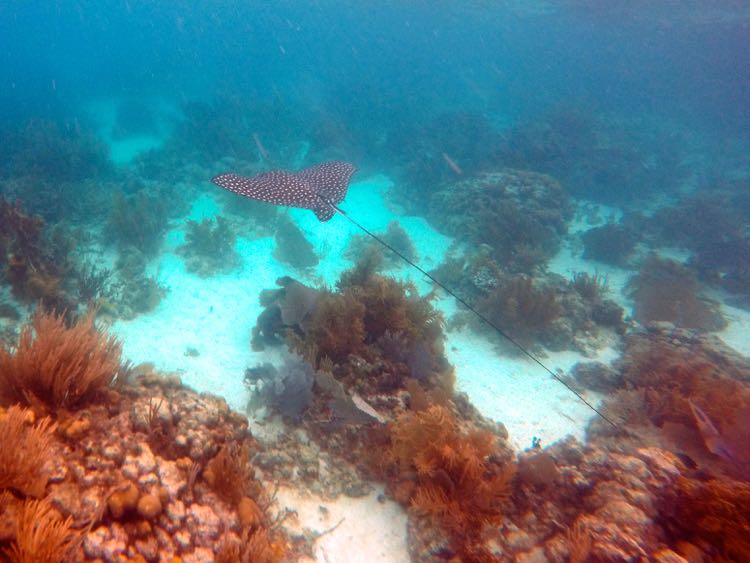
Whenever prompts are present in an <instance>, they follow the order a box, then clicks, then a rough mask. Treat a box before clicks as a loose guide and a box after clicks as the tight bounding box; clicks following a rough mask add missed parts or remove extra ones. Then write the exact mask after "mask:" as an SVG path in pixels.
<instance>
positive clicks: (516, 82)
mask: <svg viewBox="0 0 750 563" xmlns="http://www.w3.org/2000/svg"><path fill="white" fill-rule="evenodd" d="M498 4H500V5H498ZM519 4H521V3H519ZM591 4H594V5H595V6H596V8H592V7H590V6H586V5H585V4H584V3H580V2H573V3H561V4H560V5H558V6H551V7H550V6H547V7H548V13H545V14H542V15H530V14H528V13H526V14H524V13H520V12H519V11H518V10H513V9H510V8H509V7H508V6H507V5H504V3H497V2H445V1H438V2H432V1H430V2H422V1H404V2H396V1H386V2H367V1H362V0H357V1H354V2H351V1H349V2H347V1H337V2H334V1H311V2H307V1H304V2H303V1H294V2H289V1H276V2H234V1H224V0H212V1H209V2H185V1H174V2H146V1H139V0H127V1H126V0H122V1H121V0H116V1H113V0H105V1H101V0H96V1H76V2H74V1H55V2H53V1H41V2H33V1H14V0H5V1H4V2H3V3H2V4H1V5H0V66H1V67H2V69H3V72H2V73H1V74H0V109H1V110H2V116H3V117H4V118H6V119H11V118H17V119H24V118H26V117H27V116H28V115H29V114H44V115H50V114H52V115H66V114H67V113H74V112H75V111H76V107H78V104H80V103H81V102H82V101H85V100H86V99H88V98H91V97H94V96H133V95H144V94H154V93H157V94H161V95H166V96H170V97H174V98H177V99H180V98H184V99H189V98H192V97H195V96H199V95H200V96H212V95H214V94H216V93H222V94H223V95H227V94H237V95H241V96H253V97H262V98H272V97H277V98H278V99H280V100H281V101H283V103H284V104H289V105H294V106H296V107H298V108H302V110H303V112H302V113H304V112H307V111H309V112H314V111H336V112H343V113H345V114H346V115H347V116H348V118H349V119H358V118H361V119H363V120H366V121H369V120H373V119H382V120H388V119H390V120H398V119H399V118H400V116H401V115H403V114H409V113H410V112H412V111H423V112H424V111H438V110H441V109H444V108H445V107H451V106H456V105H460V106H462V107H464V108H471V109H477V110H480V111H488V112H496V113H498V114H503V115H506V116H511V117H513V116H517V115H519V114H523V113H525V112H533V111H538V110H540V109H541V108H543V107H545V105H547V104H550V103H559V102H561V101H563V102H573V103H575V104H576V105H585V106H588V107H594V108H597V109H606V110H617V111H621V112H641V111H644V110H648V111H657V112H660V113H664V114H667V115H676V116H679V118H680V119H682V120H687V121H688V122H690V123H691V124H693V125H694V126H696V127H699V126H710V127H714V128H716V129H718V130H719V131H721V129H722V128H726V129H727V130H729V129H734V130H737V129H741V130H743V131H745V132H746V129H747V125H748V117H749V116H748V112H749V111H750V109H749V108H750V56H749V55H748V53H750V30H749V28H748V20H747V19H745V16H744V15H743V14H741V13H739V14H738V13H737V9H736V8H733V6H732V4H733V3H731V2H726V3H724V4H723V5H722V3H719V4H718V8H716V7H715V6H712V7H711V9H710V10H709V9H708V8H706V14H707V19H708V20H709V21H708V22H703V21H698V22H696V21H695V20H696V17H695V14H694V11H695V10H694V11H693V12H691V11H690V10H689V9H687V8H685V11H684V13H683V12H680V11H679V10H678V9H677V7H678V5H681V6H684V5H685V3H678V4H674V3H668V2H667V3H664V4H663V5H660V6H659V7H658V8H649V7H648V6H650V5H652V4H654V3H653V2H642V3H633V2H622V3H621V2H616V3H608V2H606V1H601V2H595V3H593V2H592V3H591ZM634 4H642V6H640V7H636V8H633V7H632V6H633V5H634ZM657 4H658V3H657ZM703 4H705V3H703ZM625 6H631V8H626V7H625ZM649 9H650V10H651V12H652V13H649V12H648V10H649ZM722 10H723V11H722ZM527 11H528V10H527ZM717 11H718V12H719V13H720V14H721V17H720V18H719V17H710V18H709V17H708V15H711V14H714V13H715V12H717ZM716 20H725V21H719V22H717V21H716Z"/></svg>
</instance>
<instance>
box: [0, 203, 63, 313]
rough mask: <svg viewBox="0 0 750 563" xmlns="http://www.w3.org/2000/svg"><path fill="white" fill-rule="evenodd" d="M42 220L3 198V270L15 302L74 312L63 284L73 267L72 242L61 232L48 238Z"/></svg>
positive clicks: (0, 216)
mask: <svg viewBox="0 0 750 563" xmlns="http://www.w3.org/2000/svg"><path fill="white" fill-rule="evenodd" d="M44 227H45V223H44V221H43V220H42V219H41V218H40V217H32V216H29V215H26V214H25V213H24V212H23V210H22V209H21V208H20V206H19V205H13V204H11V203H10V202H8V201H6V200H4V199H2V198H0V253H2V258H0V266H2V267H3V269H4V272H3V273H4V277H5V278H6V279H7V280H8V282H9V283H10V284H11V287H12V289H13V294H14V295H15V297H16V298H18V299H19V300H21V301H24V302H26V303H34V302H39V301H41V302H42V303H43V304H44V305H46V306H47V307H52V308H55V309H57V310H58V311H63V310H65V309H73V308H74V304H73V303H72V302H71V300H70V298H69V297H68V296H67V294H66V293H65V288H64V282H65V276H66V274H68V273H69V272H70V271H71V269H72V265H71V263H70V260H69V259H68V251H69V246H70V245H69V242H70V241H69V240H66V239H65V237H64V235H62V233H61V232H60V231H57V232H56V234H57V236H56V237H50V236H47V235H49V233H45V230H44Z"/></svg>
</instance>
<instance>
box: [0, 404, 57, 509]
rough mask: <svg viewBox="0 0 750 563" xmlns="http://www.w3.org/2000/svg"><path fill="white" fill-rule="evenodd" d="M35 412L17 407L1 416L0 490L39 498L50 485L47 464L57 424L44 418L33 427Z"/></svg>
mask: <svg viewBox="0 0 750 563" xmlns="http://www.w3.org/2000/svg"><path fill="white" fill-rule="evenodd" d="M34 418H35V417H34V413H33V412H32V411H30V410H27V409H23V408H21V407H18V406H12V407H11V408H9V409H8V410H7V411H6V412H5V413H4V415H3V416H2V417H0V430H1V431H2V435H3V436H4V440H5V444H4V447H3V448H2V449H1V450H0V490H11V491H16V492H18V493H20V494H21V495H24V496H26V497H33V498H40V497H42V496H43V495H44V489H45V487H46V486H47V480H48V477H47V473H46V471H45V465H46V463H47V459H48V458H49V455H50V453H51V442H52V439H53V438H52V434H53V432H54V431H55V427H56V425H55V424H53V423H52V421H51V420H50V419H49V418H43V419H41V420H39V421H38V422H36V423H35V424H33V425H32V422H33V420H34Z"/></svg>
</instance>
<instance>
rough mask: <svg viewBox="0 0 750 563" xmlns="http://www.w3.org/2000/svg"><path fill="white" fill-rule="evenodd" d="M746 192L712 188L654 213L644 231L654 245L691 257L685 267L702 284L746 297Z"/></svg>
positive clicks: (749, 283) (749, 266) (749, 269)
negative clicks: (677, 249) (682, 251)
mask: <svg viewBox="0 0 750 563" xmlns="http://www.w3.org/2000/svg"><path fill="white" fill-rule="evenodd" d="M745 194H746V187H745V189H743V186H741V185H740V186H733V187H732V188H731V189H728V188H727V189H716V190H711V191H710V192H706V193H700V194H698V195H695V196H692V197H688V198H685V199H684V200H682V201H680V202H679V203H678V204H677V205H676V206H674V207H668V208H665V209H662V210H660V211H659V212H657V213H656V214H655V215H654V217H653V219H652V220H651V222H650V224H649V227H650V230H651V231H653V234H654V238H655V241H656V242H657V243H660V244H666V245H670V246H679V247H682V248H686V249H688V250H690V251H691V252H692V253H693V256H692V257H691V259H690V266H691V267H692V268H693V269H694V270H695V271H696V272H697V273H698V274H699V275H700V277H701V278H702V279H703V280H705V281H706V282H708V283H711V284H714V285H717V286H720V287H723V288H724V289H727V290H729V291H731V292H733V293H736V294H738V295H740V296H741V297H742V298H743V299H744V302H745V304H746V303H747V300H748V298H749V296H750V236H748V234H747V232H748V228H749V227H750V221H749V220H748V219H747V211H750V204H748V202H747V196H746V195H745Z"/></svg>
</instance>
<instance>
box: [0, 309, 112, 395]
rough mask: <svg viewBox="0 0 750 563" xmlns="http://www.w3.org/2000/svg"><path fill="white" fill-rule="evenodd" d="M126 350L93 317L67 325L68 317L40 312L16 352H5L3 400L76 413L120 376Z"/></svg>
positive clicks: (0, 363)
mask: <svg viewBox="0 0 750 563" xmlns="http://www.w3.org/2000/svg"><path fill="white" fill-rule="evenodd" d="M121 350H122V346H121V344H120V343H119V342H118V341H117V339H116V338H114V337H112V336H107V335H106V334H104V333H102V332H100V331H99V330H98V329H97V328H96V327H95V326H94V314H93V313H89V314H88V315H86V316H85V317H83V318H82V319H80V320H79V321H78V322H77V323H76V324H74V325H73V326H71V327H67V326H66V325H65V320H64V318H63V317H62V316H59V315H55V314H50V313H44V312H40V311H38V312H37V313H36V314H35V315H34V318H33V320H32V324H31V326H26V327H25V328H24V329H23V330H22V331H21V336H20V338H19V341H18V345H17V346H16V348H15V350H13V351H8V350H5V349H0V402H4V403H26V404H32V405H34V406H40V407H41V406H44V407H46V408H51V409H59V408H66V409H75V408H76V407H78V406H80V405H82V404H84V403H86V402H89V401H90V400H92V399H93V398H94V396H95V395H96V394H97V393H98V392H99V391H100V390H101V389H103V388H104V387H107V386H108V385H110V384H111V383H112V382H113V381H114V380H115V379H116V378H117V375H118V373H119V372H120V369H121V364H120V354H121Z"/></svg>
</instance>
